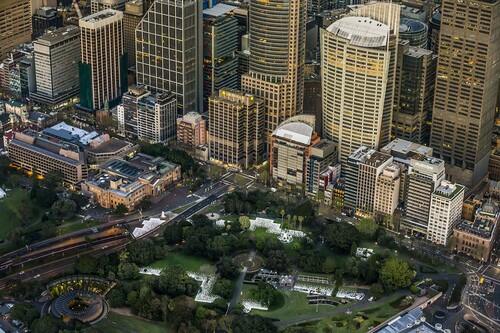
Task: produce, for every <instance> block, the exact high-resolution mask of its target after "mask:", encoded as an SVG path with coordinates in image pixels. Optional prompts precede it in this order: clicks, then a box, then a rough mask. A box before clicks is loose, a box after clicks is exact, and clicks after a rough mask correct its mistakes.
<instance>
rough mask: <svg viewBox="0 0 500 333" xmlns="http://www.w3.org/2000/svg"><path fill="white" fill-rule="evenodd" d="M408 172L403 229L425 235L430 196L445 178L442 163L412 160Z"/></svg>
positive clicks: (437, 160) (434, 159)
mask: <svg viewBox="0 0 500 333" xmlns="http://www.w3.org/2000/svg"><path fill="white" fill-rule="evenodd" d="M410 163H411V164H410V168H409V170H408V178H409V182H408V192H407V197H406V202H405V210H406V215H405V220H404V222H403V228H405V229H406V230H408V231H411V232H412V233H413V232H415V231H417V232H419V233H422V234H426V233H427V224H428V222H429V210H430V204H431V195H432V193H433V192H434V190H435V189H436V188H437V187H438V186H439V185H440V184H441V181H442V180H443V179H444V177H445V170H444V161H443V160H440V159H438V158H429V157H426V158H424V157H418V158H413V159H412V160H411V162H410Z"/></svg>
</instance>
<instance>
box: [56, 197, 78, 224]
mask: <svg viewBox="0 0 500 333" xmlns="http://www.w3.org/2000/svg"><path fill="white" fill-rule="evenodd" d="M50 210H51V212H52V216H53V217H54V218H55V219H56V220H64V219H69V218H70V217H71V216H73V214H75V212H76V203H75V202H74V201H73V200H67V199H64V200H57V201H56V202H54V204H53V205H52V208H51V209H50Z"/></svg>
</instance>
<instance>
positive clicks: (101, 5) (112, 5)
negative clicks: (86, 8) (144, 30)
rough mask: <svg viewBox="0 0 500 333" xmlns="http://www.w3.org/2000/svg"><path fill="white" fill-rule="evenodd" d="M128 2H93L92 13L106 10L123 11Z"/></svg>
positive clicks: (118, 0) (103, 0) (93, 0)
mask: <svg viewBox="0 0 500 333" xmlns="http://www.w3.org/2000/svg"><path fill="white" fill-rule="evenodd" d="M127 1H128V0H91V2H90V13H91V14H95V13H97V12H100V11H102V10H105V9H115V10H120V11H123V10H124V9H125V3H126V2H127Z"/></svg>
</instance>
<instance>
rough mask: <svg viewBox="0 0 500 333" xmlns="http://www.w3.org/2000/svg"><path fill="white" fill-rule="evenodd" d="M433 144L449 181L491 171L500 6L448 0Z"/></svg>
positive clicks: (475, 180)
mask: <svg viewBox="0 0 500 333" xmlns="http://www.w3.org/2000/svg"><path fill="white" fill-rule="evenodd" d="M442 13H443V14H442V20H441V33H440V39H439V56H438V65H437V78H436V91H435V97H434V109H433V113H432V130H431V141H430V145H431V147H433V148H434V156H437V157H440V158H442V159H444V161H445V162H446V168H447V170H446V173H447V175H448V177H449V179H451V180H453V181H456V182H458V183H460V184H464V185H465V186H473V185H475V184H479V183H480V180H481V179H482V178H483V177H484V176H485V175H486V173H487V171H488V160H489V155H490V149H491V148H490V139H491V135H492V128H493V123H494V118H495V107H496V105H497V101H498V100H497V97H498V82H499V79H498V78H499V76H500V65H499V63H500V33H499V30H500V20H498V18H499V17H500V1H499V0H478V1H476V0H444V1H443V6H442Z"/></svg>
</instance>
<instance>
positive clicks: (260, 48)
mask: <svg viewBox="0 0 500 333" xmlns="http://www.w3.org/2000/svg"><path fill="white" fill-rule="evenodd" d="M306 3H307V2H306V0H269V1H262V0H251V1H250V15H249V20H250V28H249V30H250V62H249V70H250V71H249V73H248V74H246V75H243V76H242V78H241V89H242V90H243V91H244V92H248V93H251V94H253V95H255V96H257V97H259V98H262V99H263V100H264V103H265V106H266V119H265V123H266V135H267V139H268V140H269V139H270V137H271V134H272V132H273V131H274V130H275V129H276V127H277V126H278V125H279V124H280V123H282V122H283V121H284V120H286V119H288V118H290V117H292V116H294V115H295V114H299V113H301V112H302V108H303V89H304V60H305V38H306V17H307V13H306V12H307V8H306Z"/></svg>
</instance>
